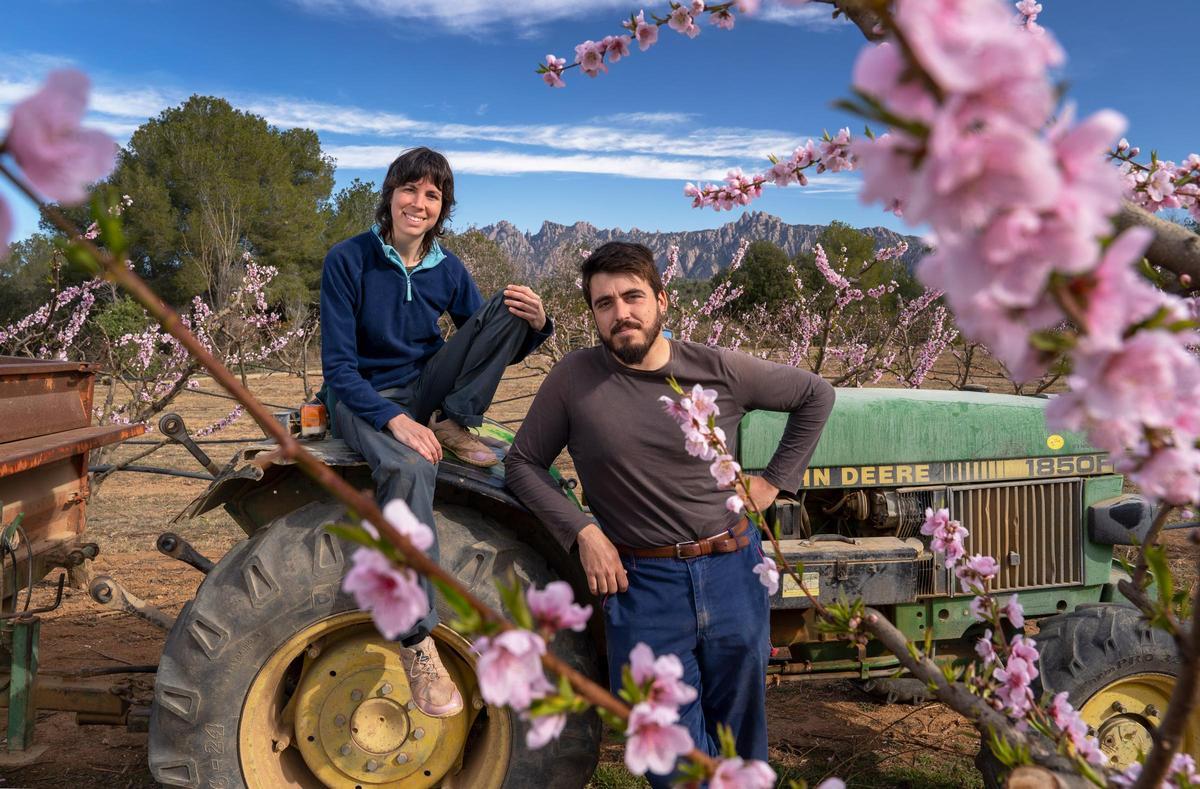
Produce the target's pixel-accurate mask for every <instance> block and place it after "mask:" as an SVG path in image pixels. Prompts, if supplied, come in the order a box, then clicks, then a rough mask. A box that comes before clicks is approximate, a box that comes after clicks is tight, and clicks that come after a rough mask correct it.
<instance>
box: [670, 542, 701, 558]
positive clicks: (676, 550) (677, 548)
mask: <svg viewBox="0 0 1200 789" xmlns="http://www.w3.org/2000/svg"><path fill="white" fill-rule="evenodd" d="M699 544H700V543H699V542H698V541H696V540H688V541H686V542H677V543H675V558H676V559H686V558H688V557H686V556H684V555H683V554H682V553H680V551H679V549H680V548H682V547H683V546H685V545H699Z"/></svg>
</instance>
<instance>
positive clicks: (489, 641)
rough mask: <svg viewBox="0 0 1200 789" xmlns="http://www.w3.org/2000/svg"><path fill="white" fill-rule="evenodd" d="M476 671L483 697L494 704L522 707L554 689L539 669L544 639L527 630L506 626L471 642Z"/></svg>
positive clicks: (523, 708) (521, 708) (543, 652)
mask: <svg viewBox="0 0 1200 789" xmlns="http://www.w3.org/2000/svg"><path fill="white" fill-rule="evenodd" d="M473 649H474V650H475V652H476V654H478V655H479V660H478V661H477V664H476V673H477V674H478V676H479V692H480V694H481V695H482V696H483V700H484V701H486V702H487V703H488V704H491V705H493V706H496V707H503V706H505V705H507V706H510V707H512V708H513V709H515V710H525V709H528V708H529V705H530V704H531V703H532V702H533V700H534V699H540V698H542V697H543V696H545V695H546V694H547V693H551V692H553V691H554V687H553V686H552V685H551V684H550V683H549V682H548V681H547V680H546V675H545V674H544V673H543V672H542V655H544V654H546V642H544V641H543V640H542V637H541V636H539V635H537V634H536V633H531V632H529V631H528V630H506V631H504V632H503V633H501V634H499V635H497V636H494V637H491V638H488V637H484V638H481V639H479V641H478V642H477V643H476V644H475V645H474V647H473Z"/></svg>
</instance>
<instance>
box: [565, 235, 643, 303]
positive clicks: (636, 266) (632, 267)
mask: <svg viewBox="0 0 1200 789" xmlns="http://www.w3.org/2000/svg"><path fill="white" fill-rule="evenodd" d="M580 273H581V274H582V275H583V300H584V301H586V302H587V304H588V306H589V307H590V306H592V277H593V276H595V275H596V274H600V273H605V274H632V275H633V276H635V277H640V278H641V279H644V280H646V282H647V283H649V284H650V289H651V290H652V291H654V295H655V297H657V296H658V294H660V293H662V292H663V283H662V277H661V276H659V273H658V266H656V265H655V263H654V253H653V252H651V251H650V248H649V247H647V246H645V245H643V244H634V243H630V242H628V241H609V242H608V243H607V244H601V245H600V246H599V247H597V248H596V250H595V251H594V252H592V254H590V255H588V257H587V260H585V261H583V266H582V267H581V268H580Z"/></svg>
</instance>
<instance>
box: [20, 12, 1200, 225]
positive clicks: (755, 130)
mask: <svg viewBox="0 0 1200 789" xmlns="http://www.w3.org/2000/svg"><path fill="white" fill-rule="evenodd" d="M1043 5H1044V6H1045V12H1044V14H1043V16H1042V18H1041V20H1040V21H1042V22H1044V23H1045V25H1046V26H1047V27H1049V28H1050V29H1051V30H1053V31H1054V32H1055V34H1056V35H1057V36H1058V37H1059V39H1060V41H1061V42H1062V43H1063V45H1064V47H1065V49H1066V51H1067V54H1068V63H1067V65H1066V67H1065V69H1064V71H1063V74H1062V77H1063V78H1064V79H1065V80H1066V81H1067V83H1068V85H1069V88H1070V94H1069V95H1070V97H1071V99H1072V100H1074V101H1075V102H1076V104H1077V105H1078V111H1079V112H1080V113H1082V114H1086V113H1089V112H1091V111H1094V110H1096V109H1100V108H1102V107H1113V108H1115V109H1117V110H1120V111H1121V112H1123V113H1124V114H1125V115H1126V116H1127V117H1128V118H1129V122H1130V128H1129V131H1128V136H1129V138H1130V140H1131V141H1133V143H1134V144H1136V145H1140V146H1142V147H1143V149H1145V150H1148V149H1149V148H1151V147H1155V148H1157V149H1158V150H1159V152H1160V155H1161V156H1163V157H1164V158H1170V159H1176V160H1178V159H1180V158H1182V157H1184V156H1186V155H1187V154H1188V153H1191V152H1200V140H1198V139H1197V135H1196V132H1197V130H1198V129H1200V123H1198V121H1200V109H1198V105H1197V103H1196V101H1195V98H1196V90H1197V85H1200V58H1196V57H1195V56H1194V53H1193V55H1191V56H1189V55H1188V51H1189V49H1190V47H1189V46H1188V45H1187V43H1186V42H1187V41H1189V40H1190V38H1189V36H1188V35H1187V34H1186V32H1185V31H1190V30H1195V29H1196V28H1197V24H1198V23H1200V3H1196V2H1190V1H1189V2H1185V1H1184V0H1173V1H1172V2H1166V1H1165V0H1164V1H1162V2H1157V1H1154V0H1147V1H1146V2H1141V3H1139V4H1138V5H1137V8H1136V14H1135V13H1133V12H1132V11H1131V10H1130V6H1129V4H1128V3H1126V2H1117V1H1116V0H1043ZM641 7H645V8H647V10H658V11H660V13H661V12H662V10H663V9H665V8H666V7H667V4H666V2H665V0H664V2H663V3H659V4H651V5H646V6H639V5H638V4H637V3H636V2H627V1H626V0H591V1H590V2H581V1H580V0H510V2H507V3H506V2H503V1H502V0H459V1H457V2H450V1H449V0H447V1H446V2H439V1H437V0H434V1H433V2H430V0H205V2H173V1H171V0H109V1H108V2H104V3H96V2H94V0H90V1H89V0H5V2H4V23H3V25H2V26H0V129H2V128H3V127H4V126H5V125H6V121H7V113H8V109H9V108H10V107H11V106H12V104H13V103H14V102H15V101H18V100H19V99H20V98H21V97H22V96H24V95H27V94H28V93H29V92H31V91H32V90H34V89H36V86H37V84H38V83H39V82H40V80H41V79H42V77H43V76H44V75H45V73H46V72H47V71H48V70H50V69H52V68H55V67H60V66H67V65H70V66H75V67H77V68H81V69H83V70H84V71H86V72H87V73H89V74H90V75H91V76H92V78H93V81H94V83H95V86H94V87H95V90H94V96H93V112H92V113H91V122H92V123H93V124H94V125H99V126H101V127H103V128H105V129H107V130H108V131H110V132H111V133H112V134H113V135H114V136H115V137H116V138H117V140H118V141H119V142H122V143H123V142H125V141H126V140H127V139H128V137H129V135H130V133H131V132H132V131H133V129H134V128H136V127H137V126H138V125H139V124H140V123H142V122H144V121H145V120H146V119H148V118H150V117H153V116H155V115H157V114H158V113H159V112H160V111H161V110H162V109H164V108H166V107H169V106H173V105H176V104H178V103H180V102H181V101H182V100H184V99H185V98H186V97H187V96H189V95H191V94H193V93H199V94H206V95H215V96H222V97H225V98H226V99H228V100H229V101H230V102H231V103H232V104H234V106H236V107H239V108H241V109H246V110H250V111H253V112H256V113H259V114H261V115H263V116H265V117H266V118H267V119H268V120H269V121H270V122H272V123H274V124H276V125H279V126H285V127H286V126H307V127H309V128H313V129H315V130H316V131H317V132H318V133H319V134H320V137H321V142H322V146H323V148H324V150H325V151H326V152H327V153H329V154H331V155H332V156H334V157H335V159H336V160H337V162H338V168H337V181H338V185H339V186H342V185H345V184H346V183H348V182H349V181H350V180H351V179H352V178H355V177H358V178H363V179H364V180H373V181H375V182H376V183H378V182H379V181H380V180H381V179H382V175H383V172H384V170H385V169H386V166H387V163H388V162H389V161H391V159H392V158H393V157H394V156H395V155H396V154H397V153H399V152H400V151H401V150H402V149H404V148H406V147H410V146H413V145H418V144H427V145H430V146H432V147H435V148H438V149H440V150H443V151H445V152H446V153H447V155H448V156H449V157H450V159H451V162H452V164H453V166H454V168H455V173H456V179H457V190H458V200H459V207H458V209H457V211H456V214H455V219H454V224H453V226H454V227H457V228H459V229H462V228H465V227H468V226H470V225H484V224H489V223H492V222H495V221H498V220H500V219H507V220H509V221H511V222H513V223H515V224H516V225H518V226H519V227H521V228H522V229H532V230H536V229H537V228H538V227H539V226H540V224H541V222H542V221H543V220H546V219H548V220H552V221H556V222H562V223H568V224H569V223H572V222H575V221H579V220H583V221H588V222H591V223H593V224H595V225H598V226H602V227H622V228H630V227H634V226H636V227H640V228H642V229H647V230H684V229H698V228H707V227H716V226H719V225H721V224H724V223H726V222H729V221H732V220H734V219H736V218H737V216H738V214H740V213H741V211H742V210H745V209H739V210H738V211H735V212H733V213H732V214H731V213H728V212H721V213H716V212H713V211H711V210H708V209H706V210H703V211H700V210H696V209H692V208H691V207H690V204H689V203H688V201H687V200H685V199H684V198H683V196H682V187H683V184H684V183H685V182H686V181H688V180H696V179H712V178H716V177H719V176H721V175H722V174H723V173H724V172H725V170H727V169H728V168H729V167H731V166H741V167H743V168H746V169H748V170H750V169H759V168H761V167H762V166H763V165H764V163H765V156H766V154H768V153H771V152H775V153H778V154H782V155H786V154H787V153H788V152H790V150H791V149H792V148H793V147H794V146H795V145H796V144H797V143H798V142H801V141H803V139H805V138H806V137H808V136H817V135H819V134H820V133H821V131H822V129H829V130H831V131H832V130H835V129H837V128H838V127H840V126H844V125H851V127H852V128H853V129H854V130H855V131H857V130H859V129H860V128H861V122H857V121H855V120H854V119H853V118H851V117H849V116H847V115H846V114H844V113H842V112H840V111H838V110H834V109H833V108H832V107H831V106H830V105H831V102H832V101H833V100H834V99H836V98H838V97H839V96H840V95H842V94H843V93H844V92H845V89H846V85H847V83H848V80H849V74H850V68H851V65H852V63H853V61H854V57H855V55H856V54H857V52H858V50H859V49H860V48H861V47H862V46H863V41H862V37H861V35H860V34H859V33H858V31H857V29H855V28H853V27H852V26H850V25H849V24H847V23H844V22H835V21H832V20H831V19H830V18H829V6H825V5H815V6H806V7H783V6H775V5H773V3H772V0H768V2H766V4H765V6H764V11H763V12H762V13H761V14H760V15H759V16H758V17H756V18H747V17H739V19H738V22H737V26H736V28H735V29H734V30H733V31H728V32H727V31H722V30H718V29H716V28H713V27H711V26H708V25H705V26H704V28H703V32H702V34H701V35H700V36H699V37H698V38H696V39H695V40H688V39H687V38H685V37H683V36H681V35H679V34H677V33H674V32H673V31H671V30H669V29H666V28H663V30H662V33H661V35H660V41H659V44H658V45H657V46H655V47H653V48H652V49H651V50H650V51H649V52H646V53H642V52H639V51H636V49H635V51H634V53H633V55H632V56H631V57H630V58H628V59H626V60H622V61H621V62H620V63H617V64H616V65H614V66H612V68H611V72H610V73H609V74H607V75H602V76H600V77H598V78H596V79H589V78H587V77H586V76H584V75H583V74H581V73H580V72H579V71H578V69H573V70H571V71H569V72H568V73H567V75H566V79H567V83H568V87H567V88H565V89H562V90H551V89H549V88H547V87H546V86H545V85H544V84H543V83H542V82H541V80H540V79H539V78H538V77H537V76H536V75H535V74H534V73H533V72H534V69H535V67H536V65H537V63H538V62H539V61H540V60H541V59H542V58H543V57H544V56H545V55H546V53H548V52H552V53H554V54H557V55H559V56H566V57H568V59H573V48H574V45H575V44H577V43H579V42H580V41H583V40H585V39H589V38H592V39H598V38H601V37H603V36H605V35H608V34H614V33H619V32H621V31H620V30H619V23H620V21H621V19H622V18H624V17H625V16H626V15H627V14H628V13H629V12H630V11H636V10H637V9H639V8H641ZM1171 31H1179V33H1178V34H1177V35H1171ZM856 191H857V180H856V177H855V176H854V175H850V174H839V175H825V176H818V177H816V178H814V179H813V183H812V184H811V185H810V186H809V187H807V188H804V189H798V188H795V187H793V188H789V189H786V190H775V189H769V190H768V191H767V194H766V196H765V197H764V198H763V199H761V200H759V201H757V202H756V203H755V204H753V206H752V208H754V209H761V210H764V211H768V212H770V213H773V214H776V215H779V216H781V217H783V218H784V219H785V220H787V221H789V222H807V223H824V222H828V221H830V220H832V219H841V220H843V221H847V222H850V223H851V224H854V225H859V226H861V225H874V224H881V225H885V226H889V227H893V228H895V229H902V227H903V226H902V224H901V223H900V221H899V220H897V219H896V218H895V217H892V216H891V215H890V214H886V213H884V212H882V211H880V210H879V209H878V208H876V207H872V206H861V205H859V203H858V200H857V197H856ZM0 192H3V193H4V194H5V195H6V196H7V197H8V199H9V201H10V204H11V205H13V207H14V209H15V213H16V218H17V228H16V237H17V238H21V237H24V236H27V235H28V234H29V233H31V232H32V231H33V230H35V229H36V217H35V215H34V213H33V212H32V210H31V209H29V208H28V207H27V206H26V205H25V204H24V203H23V202H22V201H20V200H19V199H15V198H14V197H13V196H12V194H11V192H10V191H7V190H5V188H3V187H0ZM134 197H135V199H136V195H135V196H134Z"/></svg>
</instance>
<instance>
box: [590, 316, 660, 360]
mask: <svg viewBox="0 0 1200 789" xmlns="http://www.w3.org/2000/svg"><path fill="white" fill-rule="evenodd" d="M662 325H663V313H662V310H659V311H658V312H657V313H656V314H655V316H654V323H653V324H651V326H650V329H649V331H646V332H645V341H644V342H637V341H636V340H632V339H631V340H628V341H626V342H625V343H624V344H623V345H617V343H616V335H617V332H619V331H620V330H621V329H624V328H626V327H633V328H639V327H640V324H638V325H635V324H634V323H633V322H632V321H622V322H621V323H619V324H617V325H616V326H613V328H612V331H611V332H609V334H608V336H607V337H603V336H602V337H601V338H600V340H601V342H603V343H604V347H605V348H608V350H609V351H611V352H612V354H613V356H616V357H617V358H618V359H620V360H621V362H622V363H623V364H626V365H630V366H632V365H635V364H641V363H642V360H643V359H645V358H646V354H648V353H650V347H651V346H652V345H654V341H655V340H657V339H658V335H659V334H660V333H661V332H662Z"/></svg>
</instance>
